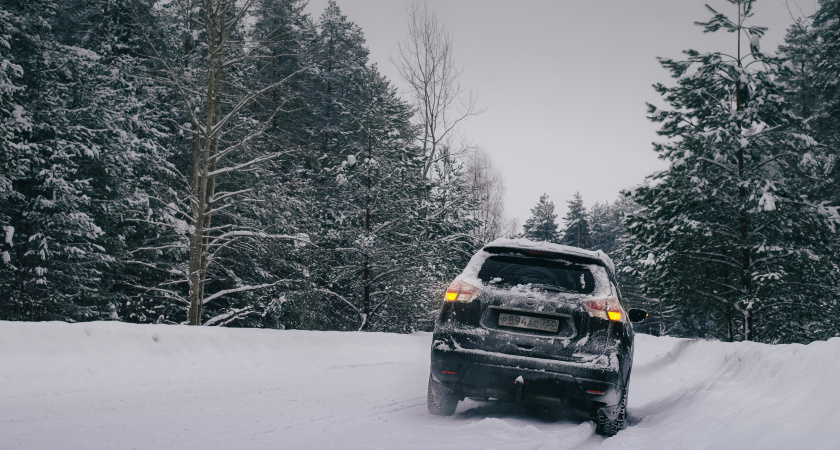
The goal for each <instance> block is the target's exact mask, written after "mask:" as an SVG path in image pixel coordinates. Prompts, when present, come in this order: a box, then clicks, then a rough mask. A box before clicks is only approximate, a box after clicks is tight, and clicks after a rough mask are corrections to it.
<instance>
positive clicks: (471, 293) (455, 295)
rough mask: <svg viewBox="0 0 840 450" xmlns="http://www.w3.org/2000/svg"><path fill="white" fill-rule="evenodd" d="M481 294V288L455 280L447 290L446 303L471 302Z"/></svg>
mask: <svg viewBox="0 0 840 450" xmlns="http://www.w3.org/2000/svg"><path fill="white" fill-rule="evenodd" d="M479 293H481V288H480V287H477V286H473V285H471V284H469V283H466V282H464V281H461V280H455V281H453V282H452V284H450V285H449V289H447V290H446V301H448V302H454V301H459V302H471V301H472V300H473V299H474V298H475V297H476V296H477V295H478V294H479Z"/></svg>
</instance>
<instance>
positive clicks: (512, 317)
mask: <svg viewBox="0 0 840 450" xmlns="http://www.w3.org/2000/svg"><path fill="white" fill-rule="evenodd" d="M499 325H500V326H503V327H513V328H527V329H529V330H539V331H550V332H552V333H556V332H557V330H558V329H559V328H560V321H559V320H557V319H545V318H542V317H532V316H521V315H519V314H507V313H501V314H499Z"/></svg>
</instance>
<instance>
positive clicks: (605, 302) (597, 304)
mask: <svg viewBox="0 0 840 450" xmlns="http://www.w3.org/2000/svg"><path fill="white" fill-rule="evenodd" d="M583 306H585V307H586V310H587V311H589V315H590V316H592V317H598V318H600V319H606V320H610V321H613V322H624V321H626V317H625V316H626V315H625V314H624V309H623V308H622V307H621V303H619V302H618V299H617V298H615V297H609V298H600V299H597V300H587V301H585V302H583Z"/></svg>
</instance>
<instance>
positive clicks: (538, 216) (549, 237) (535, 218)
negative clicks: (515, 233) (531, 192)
mask: <svg viewBox="0 0 840 450" xmlns="http://www.w3.org/2000/svg"><path fill="white" fill-rule="evenodd" d="M556 220H557V214H554V202H551V201H549V200H548V194H543V195H541V196H540V199H539V201H538V202H537V204H536V205H535V206H534V207H533V208H531V217H529V218H528V220H526V221H525V224H524V225H523V226H522V229H523V233H522V236H523V237H525V238H527V239H530V240H532V241H545V242H553V243H559V242H560V233H559V232H558V231H557V222H556Z"/></svg>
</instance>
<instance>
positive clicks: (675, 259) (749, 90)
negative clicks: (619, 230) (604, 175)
mask: <svg viewBox="0 0 840 450" xmlns="http://www.w3.org/2000/svg"><path fill="white" fill-rule="evenodd" d="M728 1H729V3H730V4H732V5H734V6H735V7H736V8H737V13H738V14H737V17H736V18H733V19H730V18H728V17H727V16H725V15H724V14H721V13H719V12H718V11H716V10H714V9H712V8H711V7H709V6H707V8H708V9H709V11H710V12H711V13H712V15H713V17H712V19H711V20H709V21H708V22H699V23H698V24H699V25H700V26H702V27H703V28H704V30H705V31H707V32H714V31H718V30H720V29H723V30H725V31H727V32H730V33H735V34H736V39H737V43H738V45H737V47H736V48H735V51H734V52H720V53H718V52H714V53H708V54H701V53H699V52H697V51H694V50H688V51H686V52H684V53H685V55H686V59H685V60H683V61H676V60H671V59H662V60H661V63H662V65H663V67H665V68H666V69H667V70H669V71H670V72H671V74H672V76H673V77H674V79H675V83H676V84H675V86H672V87H666V86H664V85H661V84H658V85H656V86H655V88H656V90H657V91H658V92H659V93H660V94H661V95H662V96H663V97H664V99H665V100H666V102H667V103H668V104H669V105H670V106H669V108H667V109H664V110H659V109H657V108H656V107H654V106H649V112H650V118H651V120H653V121H654V122H657V123H660V124H661V128H660V131H659V134H660V135H662V136H665V137H668V138H669V141H668V142H666V143H664V144H656V145H655V150H656V151H657V152H658V153H659V154H660V156H661V157H663V158H665V159H666V160H668V161H670V163H671V165H670V167H669V168H668V170H666V171H663V172H660V173H658V174H655V175H652V176H650V177H649V183H647V184H646V185H644V186H642V187H639V188H638V189H636V190H635V191H633V192H631V193H630V195H631V198H632V200H633V201H635V202H636V203H638V205H639V206H640V207H641V209H640V210H639V211H638V212H637V213H635V214H633V215H631V216H630V217H629V218H628V223H627V232H628V233H629V234H630V241H629V242H628V244H627V245H626V247H625V250H626V251H627V253H628V258H629V261H630V262H631V264H632V266H633V267H632V271H631V274H632V275H635V276H638V278H639V288H640V290H641V291H642V292H643V293H644V294H646V295H648V296H650V297H653V298H660V299H662V300H663V301H664V302H666V303H667V304H669V305H674V306H676V307H678V310H679V314H680V315H681V324H682V325H681V328H682V332H683V333H685V334H693V335H700V336H715V337H719V338H724V339H728V340H733V339H744V340H761V341H765V342H790V341H802V340H807V339H813V338H819V337H822V336H825V335H826V333H827V332H828V331H827V330H828V328H826V326H827V325H828V322H827V321H826V320H824V319H822V318H821V317H820V315H819V314H815V311H827V310H832V311H833V310H835V309H836V308H837V305H836V302H834V301H833V300H831V299H830V297H831V295H832V294H830V292H827V291H826V290H825V288H824V287H829V286H832V285H833V282H828V280H833V279H834V277H836V276H837V269H836V267H835V266H834V264H833V263H832V257H831V255H832V252H833V250H832V235H831V230H832V228H831V227H830V224H829V223H828V222H827V220H826V217H825V216H824V215H823V214H821V213H820V212H821V211H824V210H825V208H823V206H822V205H821V204H818V203H814V202H812V201H810V200H809V199H808V197H807V189H808V186H809V185H810V183H809V180H808V179H807V177H804V176H802V173H803V172H804V171H807V170H811V167H810V166H809V165H808V164H809V163H808V162H807V158H803V156H804V155H805V154H806V153H807V152H809V151H810V150H811V148H812V147H811V145H812V142H813V141H812V139H810V138H808V137H807V136H806V135H804V134H803V130H802V128H801V120H800V119H799V118H798V117H797V116H796V115H795V113H794V112H795V111H797V110H798V108H796V107H795V106H793V105H792V104H791V103H789V102H788V101H787V100H786V99H785V97H784V95H783V94H784V92H783V87H782V86H781V85H780V84H779V83H778V82H777V81H776V80H777V74H778V73H779V71H780V66H781V63H780V61H778V60H776V59H773V58H771V57H768V56H766V55H763V54H762V53H760V51H759V44H760V43H759V38H760V36H762V35H763V33H764V28H761V27H751V26H747V25H745V21H746V20H748V19H749V18H750V17H751V16H752V14H753V11H752V7H753V1H752V0H728ZM742 39H743V40H745V41H746V42H749V48H750V49H749V51H746V52H744V53H742V52H743V49H742V48H741V45H740V43H741V40H742ZM727 53H728V54H731V55H734V56H733V57H730V56H727ZM803 164H804V166H803ZM666 306H667V305H666ZM821 314H822V313H821ZM829 328H830V327H829Z"/></svg>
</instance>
